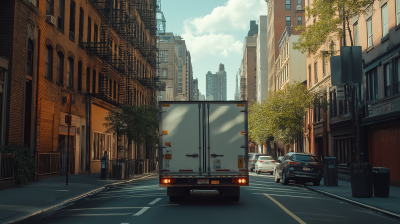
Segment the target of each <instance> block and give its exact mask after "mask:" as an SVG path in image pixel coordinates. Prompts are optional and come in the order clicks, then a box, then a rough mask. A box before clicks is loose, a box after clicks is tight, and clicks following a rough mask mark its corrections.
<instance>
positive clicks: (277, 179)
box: [274, 170, 281, 183]
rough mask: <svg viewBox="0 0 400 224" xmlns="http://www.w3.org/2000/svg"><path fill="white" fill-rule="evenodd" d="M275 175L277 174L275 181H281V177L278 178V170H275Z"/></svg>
mask: <svg viewBox="0 0 400 224" xmlns="http://www.w3.org/2000/svg"><path fill="white" fill-rule="evenodd" d="M274 175H275V183H279V182H280V181H281V179H279V178H278V173H277V172H276V170H275V172H274Z"/></svg>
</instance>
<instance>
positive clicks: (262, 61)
mask: <svg viewBox="0 0 400 224" xmlns="http://www.w3.org/2000/svg"><path fill="white" fill-rule="evenodd" d="M267 28H268V24H267V16H260V17H259V20H258V35H257V74H256V84H257V86H256V94H257V102H259V103H261V101H262V100H264V99H266V98H267V93H268V32H267V31H268V30H267Z"/></svg>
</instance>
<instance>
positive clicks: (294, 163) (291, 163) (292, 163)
mask: <svg viewBox="0 0 400 224" xmlns="http://www.w3.org/2000/svg"><path fill="white" fill-rule="evenodd" d="M289 164H290V165H296V164H300V163H299V162H290V161H289Z"/></svg>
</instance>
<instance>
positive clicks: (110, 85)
mask: <svg viewBox="0 0 400 224" xmlns="http://www.w3.org/2000/svg"><path fill="white" fill-rule="evenodd" d="M107 82H108V95H109V96H110V97H111V98H112V95H111V94H112V80H111V79H107Z"/></svg>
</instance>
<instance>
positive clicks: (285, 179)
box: [282, 170, 289, 185]
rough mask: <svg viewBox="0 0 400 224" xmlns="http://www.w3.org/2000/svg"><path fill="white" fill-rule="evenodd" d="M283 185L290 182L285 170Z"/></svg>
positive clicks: (283, 172)
mask: <svg viewBox="0 0 400 224" xmlns="http://www.w3.org/2000/svg"><path fill="white" fill-rule="evenodd" d="M282 183H283V185H288V184H289V180H288V178H287V176H286V172H285V171H284V170H283V171H282Z"/></svg>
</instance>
